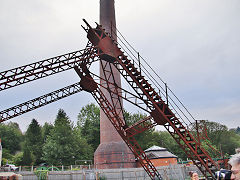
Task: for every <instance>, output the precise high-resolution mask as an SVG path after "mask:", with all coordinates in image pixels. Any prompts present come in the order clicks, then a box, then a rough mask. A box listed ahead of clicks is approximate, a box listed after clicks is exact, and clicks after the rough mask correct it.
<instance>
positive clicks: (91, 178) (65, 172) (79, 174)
mask: <svg viewBox="0 0 240 180" xmlns="http://www.w3.org/2000/svg"><path fill="white" fill-rule="evenodd" d="M54 167H56V166H53V167H52V166H50V167H48V169H49V170H47V171H44V170H43V171H41V170H40V171H37V170H36V169H37V167H34V166H30V167H21V168H19V170H20V171H19V172H16V173H19V174H21V175H22V177H23V180H150V178H149V176H148V175H147V173H146V172H145V171H144V169H143V168H128V169H92V166H77V165H72V166H57V168H58V170H59V171H57V170H56V168H54ZM51 168H52V169H53V171H51ZM157 170H158V171H159V173H160V174H161V176H162V178H163V179H164V180H185V179H189V176H188V174H189V172H190V171H198V169H197V168H196V167H195V166H185V165H170V166H163V167H157ZM198 173H199V174H201V173H200V172H198Z"/></svg>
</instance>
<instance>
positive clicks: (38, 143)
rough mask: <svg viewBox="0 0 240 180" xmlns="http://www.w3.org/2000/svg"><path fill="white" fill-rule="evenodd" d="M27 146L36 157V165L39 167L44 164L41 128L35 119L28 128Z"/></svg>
mask: <svg viewBox="0 0 240 180" xmlns="http://www.w3.org/2000/svg"><path fill="white" fill-rule="evenodd" d="M25 146H27V149H28V150H29V151H30V152H31V153H32V155H33V156H34V164H35V165H38V164H40V163H41V162H42V160H41V158H42V146H43V138H42V131H41V126H40V125H39V123H38V122H37V120H36V119H33V120H32V122H31V123H30V125H29V126H28V129H27V132H26V135H25Z"/></svg>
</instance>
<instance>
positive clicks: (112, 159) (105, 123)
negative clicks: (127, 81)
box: [94, 0, 136, 169]
mask: <svg viewBox="0 0 240 180" xmlns="http://www.w3.org/2000/svg"><path fill="white" fill-rule="evenodd" d="M114 3H115V2H114V0H100V24H101V25H102V26H103V28H104V29H105V30H106V32H108V33H110V34H111V35H112V37H113V38H114V40H116V41H117V36H116V28H115V27H116V20H115V7H114ZM103 63H106V62H105V61H103ZM108 68H109V70H110V66H108ZM112 70H113V74H114V79H115V82H116V84H117V86H118V87H121V78H120V73H119V72H118V70H117V69H116V68H115V67H114V66H112ZM100 77H101V78H104V75H103V70H102V67H101V64H100ZM112 82H113V79H112ZM100 83H101V84H102V85H103V84H104V83H103V82H100ZM101 90H102V91H103V92H104V94H105V96H106V97H107V98H109V102H111V100H110V96H109V93H108V92H107V91H106V90H105V89H104V88H102V89H101ZM119 93H121V91H120V90H119ZM121 101H122V99H121ZM121 116H122V118H123V115H121ZM94 165H95V168H97V169H111V168H133V167H136V163H135V156H134V155H133V153H132V152H131V151H130V149H129V148H128V146H127V145H126V143H125V142H124V141H123V140H122V138H121V137H120V135H119V134H118V133H117V131H116V129H115V128H114V127H113V125H112V124H111V122H110V120H109V119H108V117H107V116H106V115H105V114H104V112H103V111H102V110H101V111H100V145H99V146H98V148H97V150H96V151H95V153H94Z"/></svg>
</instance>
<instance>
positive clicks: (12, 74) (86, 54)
mask: <svg viewBox="0 0 240 180" xmlns="http://www.w3.org/2000/svg"><path fill="white" fill-rule="evenodd" d="M90 59H91V62H93V61H95V60H98V58H97V55H96V53H95V49H94V48H93V47H92V46H91V44H90V43H88V44H87V46H86V48H85V49H83V50H78V51H74V52H71V53H67V54H63V55H60V56H56V57H53V58H50V59H46V60H42V61H39V62H35V63H31V64H28V65H25V66H21V67H17V68H14V69H10V70H7V71H3V72H0V91H2V90H5V89H8V88H12V87H15V86H18V85H21V84H24V83H27V82H30V81H34V80H37V79H40V78H44V77H47V76H50V75H53V74H56V73H59V72H63V71H66V70H69V69H72V68H73V67H74V66H76V65H78V64H79V63H80V62H81V61H88V60H90Z"/></svg>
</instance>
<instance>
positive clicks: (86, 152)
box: [73, 127, 94, 161]
mask: <svg viewBox="0 0 240 180" xmlns="http://www.w3.org/2000/svg"><path fill="white" fill-rule="evenodd" d="M73 134H74V149H75V151H74V160H75V161H76V160H85V159H93V154H94V151H93V147H92V146H91V145H89V144H88V143H87V140H86V138H85V137H84V136H82V133H81V129H80V128H79V127H76V128H74V130H73Z"/></svg>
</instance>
